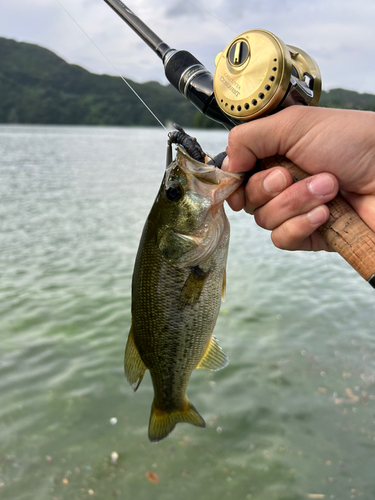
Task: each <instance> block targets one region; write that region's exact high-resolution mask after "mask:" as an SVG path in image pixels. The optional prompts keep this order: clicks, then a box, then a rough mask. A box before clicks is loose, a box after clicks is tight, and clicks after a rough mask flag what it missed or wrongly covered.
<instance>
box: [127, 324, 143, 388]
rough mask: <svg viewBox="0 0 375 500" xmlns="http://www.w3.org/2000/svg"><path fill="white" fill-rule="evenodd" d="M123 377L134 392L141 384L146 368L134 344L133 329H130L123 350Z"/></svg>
mask: <svg viewBox="0 0 375 500" xmlns="http://www.w3.org/2000/svg"><path fill="white" fill-rule="evenodd" d="M124 365H125V376H126V379H127V381H128V382H129V384H130V385H131V386H132V387H133V389H134V391H136V390H137V389H138V387H139V385H140V383H141V382H142V379H143V376H144V374H145V371H146V370H147V366H146V365H145V364H144V362H143V361H142V359H141V356H140V355H139V352H138V349H137V346H136V345H135V343H134V335H133V329H132V328H130V332H129V337H128V342H127V344H126V348H125V360H124Z"/></svg>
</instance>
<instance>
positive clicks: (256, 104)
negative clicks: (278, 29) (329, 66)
mask: <svg viewBox="0 0 375 500" xmlns="http://www.w3.org/2000/svg"><path fill="white" fill-rule="evenodd" d="M215 66H216V71H215V75H214V80H213V86H214V93H215V97H216V101H217V103H218V105H219V107H220V109H221V110H222V111H223V113H225V114H226V115H227V116H229V117H230V119H231V120H233V121H234V122H236V123H241V122H247V121H249V120H253V119H254V118H259V117H261V116H264V115H269V114H270V113H273V112H275V111H279V110H280V109H282V108H285V107H287V106H290V105H293V104H304V105H308V106H316V105H317V104H318V102H319V98H320V94H321V88H322V84H321V75H320V71H319V68H318V65H317V64H316V62H315V61H314V59H313V58H312V57H310V56H309V55H308V54H306V52H304V51H303V50H301V49H298V48H297V47H293V46H292V45H286V44H285V43H284V42H283V41H282V40H280V38H278V37H277V36H275V35H273V34H272V33H270V32H269V31H265V30H250V31H246V32H245V33H242V34H241V35H239V36H237V37H236V38H235V39H234V40H233V41H232V42H231V43H230V44H229V45H228V46H227V47H226V48H225V49H224V50H223V52H220V53H219V54H218V55H217V56H216V59H215Z"/></svg>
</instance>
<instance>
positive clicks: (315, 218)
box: [307, 207, 327, 226]
mask: <svg viewBox="0 0 375 500" xmlns="http://www.w3.org/2000/svg"><path fill="white" fill-rule="evenodd" d="M307 217H308V219H309V221H310V223H311V225H312V226H321V225H322V224H323V223H324V222H325V221H326V220H327V212H326V211H325V209H324V208H323V207H316V208H314V209H313V210H311V211H310V212H308V214H307Z"/></svg>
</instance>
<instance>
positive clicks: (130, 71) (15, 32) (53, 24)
mask: <svg viewBox="0 0 375 500" xmlns="http://www.w3.org/2000/svg"><path fill="white" fill-rule="evenodd" d="M60 1H61V3H63V5H64V6H65V7H66V9H67V10H68V11H69V13H70V14H71V15H72V17H73V18H74V19H75V20H76V22H77V23H78V24H79V25H80V26H81V27H82V28H83V29H84V30H85V32H86V33H87V34H88V35H89V37H90V38H91V39H92V40H93V41H94V43H95V44H96V45H97V46H98V47H99V48H100V50H102V51H103V52H104V53H105V55H106V56H107V57H108V58H109V59H110V61H111V62H112V63H113V64H114V65H115V66H116V68H118V69H119V71H120V72H121V73H123V74H124V75H125V76H126V77H128V78H131V79H133V80H136V81H147V80H158V81H161V82H165V81H166V80H165V77H164V74H163V69H162V66H161V63H160V60H159V59H158V58H157V57H156V55H155V54H153V52H152V51H151V50H150V49H149V48H148V47H147V46H146V45H145V44H144V43H143V42H142V41H140V39H139V38H138V37H137V35H136V34H135V33H133V31H132V30H131V29H130V28H129V27H128V26H127V25H126V24H125V23H124V22H123V21H122V20H121V19H120V18H119V17H118V16H116V14H115V13H114V12H113V11H112V9H110V8H109V7H108V5H107V4H106V3H105V2H104V1H103V0H60ZM125 3H127V5H128V6H129V7H130V8H131V9H132V10H133V11H134V12H135V13H136V14H137V15H139V17H140V18H141V19H142V20H143V21H144V22H145V23H146V24H147V25H149V26H150V27H151V29H153V30H154V31H155V32H156V33H157V34H158V35H159V36H160V37H161V38H162V39H164V40H165V41H166V42H167V43H168V44H169V45H171V46H173V47H176V48H182V49H186V50H189V51H190V52H192V53H193V54H194V55H195V56H196V57H197V58H198V59H200V60H201V61H202V62H203V63H204V64H205V65H206V66H207V67H208V69H210V70H211V71H214V58H215V56H216V54H217V53H218V52H220V51H221V50H223V49H224V47H225V46H226V45H227V44H228V43H229V42H230V41H231V39H233V38H234V37H235V36H236V34H239V33H241V32H243V31H246V30H249V29H253V28H263V29H267V30H269V31H271V32H273V33H275V34H276V35H278V36H279V37H280V38H281V39H282V40H284V41H285V42H286V43H289V44H292V45H296V46H297V47H301V48H302V49H304V50H306V51H307V52H308V53H309V54H311V55H312V56H313V57H314V58H315V59H316V61H317V62H318V64H319V66H320V68H321V70H322V74H323V87H324V88H326V89H327V88H332V87H338V86H340V87H345V88H350V89H354V90H358V91H367V92H375V68H373V65H372V61H373V47H374V45H375V30H374V29H373V20H374V19H375V4H372V3H370V2H368V0H356V2H352V1H348V0H315V1H313V0H309V1H307V0H267V1H265V0H231V1H228V0H165V1H163V2H159V3H155V2H154V0H137V2H135V0H125ZM0 11H1V18H0V36H6V37H8V38H15V39H16V40H22V41H27V42H32V43H37V44H39V45H42V46H45V47H47V48H49V49H51V50H53V51H54V52H56V53H57V54H58V55H60V56H61V57H63V58H64V59H66V60H67V61H68V62H70V63H76V64H80V65H82V66H83V67H85V68H87V69H88V70H90V71H93V72H97V73H110V74H114V73H115V70H113V68H112V67H111V66H110V65H109V64H108V62H107V61H106V60H105V59H104V58H103V57H102V55H101V54H100V53H99V52H98V51H97V49H96V48H95V46H94V45H93V43H92V42H91V41H90V40H89V39H88V38H87V37H86V36H85V35H84V34H83V33H82V31H81V30H80V29H79V28H78V27H77V25H76V24H75V23H74V22H73V21H72V19H71V18H70V17H69V16H68V15H67V14H66V13H65V12H64V11H63V10H62V9H61V7H60V6H59V4H58V3H57V1H56V0H33V2H30V3H27V2H24V0H22V1H21V0H13V1H12V2H10V1H9V0H0Z"/></svg>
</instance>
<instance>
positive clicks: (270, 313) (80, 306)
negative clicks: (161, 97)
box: [0, 126, 375, 500]
mask: <svg viewBox="0 0 375 500" xmlns="http://www.w3.org/2000/svg"><path fill="white" fill-rule="evenodd" d="M189 132H190V133H192V134H193V135H195V136H196V137H197V138H198V140H199V142H200V143H201V145H202V147H203V149H205V150H206V151H208V152H210V153H213V154H216V153H218V152H219V151H222V150H223V149H224V147H225V144H226V136H227V134H226V133H225V132H224V131H223V132H221V131H219V132H218V131H215V132H208V131H198V130H196V131H189ZM165 150H166V134H165V132H164V131H163V130H162V129H160V130H159V129H151V128H149V129H135V128H99V127H98V128H95V127H92V128H90V127H39V126H0V194H1V196H0V250H1V251H0V273H1V281H0V340H1V343H0V401H1V404H0V498H1V499H2V500H21V499H33V500H34V499H38V500H47V499H48V500H50V499H51V500H56V499H59V500H65V499H88V498H98V499H104V500H107V499H110V498H121V499H129V500H130V499H131V500H148V499H157V500H175V499H177V498H178V499H180V500H191V499H197V500H198V499H199V500H212V499H226V498H232V499H235V500H242V499H243V500H246V499H251V500H303V499H307V498H324V499H336V500H345V499H352V498H360V499H362V500H373V499H374V498H375V474H374V471H375V333H374V299H375V292H374V290H373V289H372V288H371V287H370V286H369V285H368V284H367V283H365V282H364V281H363V280H362V278H360V277H359V276H358V275H357V274H356V273H355V272H354V271H353V270H352V269H351V268H350V267H349V266H348V264H346V262H344V261H343V260H342V259H341V258H340V257H339V256H337V255H335V254H324V253H319V254H311V253H302V252H295V253H292V252H283V251H281V250H277V249H275V248H274V247H273V246H272V244H271V241H270V236H269V233H267V232H266V231H263V230H261V229H259V228H257V226H256V225H255V224H254V221H253V220H252V217H250V216H248V215H247V214H245V213H234V212H231V211H230V209H229V208H228V209H227V213H228V216H229V218H230V221H231V228H232V233H231V246H230V252H229V258H228V270H227V299H226V302H225V303H224V304H223V305H222V309H221V313H220V315H219V318H218V323H217V326H216V329H215V335H216V336H217V337H218V338H219V340H220V344H221V346H222V347H223V350H224V351H225V352H226V354H227V355H228V357H229V359H230V364H229V366H228V367H227V368H225V369H224V370H221V371H219V372H209V371H207V370H197V371H195V372H194V373H193V375H192V377H191V380H190V383H189V387H188V395H189V398H190V400H191V401H192V402H193V404H194V405H195V406H196V407H197V409H198V410H199V412H200V413H201V414H202V416H203V417H204V418H205V420H206V422H207V428H206V429H200V428H196V427H193V426H191V425H186V424H184V425H182V424H179V425H178V426H177V427H176V429H175V430H174V431H173V433H172V434H171V435H170V436H169V437H168V438H167V439H165V440H164V441H162V442H160V443H158V444H150V443H149V442H148V439H147V427H148V419H149V412H150V407H151V402H152V392H153V391H152V387H151V382H150V377H149V375H146V377H145V379H144V381H143V382H142V384H141V386H140V388H139V389H138V391H137V393H135V394H134V393H133V391H132V389H131V387H130V386H129V385H128V384H127V382H126V380H125V378H124V374H123V354H124V347H125V342H126V338H127V334H128V331H129V327H130V322H131V316H130V285H131V276H132V268H133V264H134V258H135V254H136V250H137V247H138V241H139V238H140V234H141V231H142V227H143V224H144V221H145V219H146V217H147V214H148V211H149V209H150V207H151V205H152V203H153V200H154V198H155V195H156V193H157V191H158V188H159V184H160V182H161V179H162V176H163V172H164V168H165ZM111 419H112V420H111ZM112 452H116V453H118V455H119V458H118V461H117V464H116V465H113V464H112V463H111V459H110V456H111V453H112Z"/></svg>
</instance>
